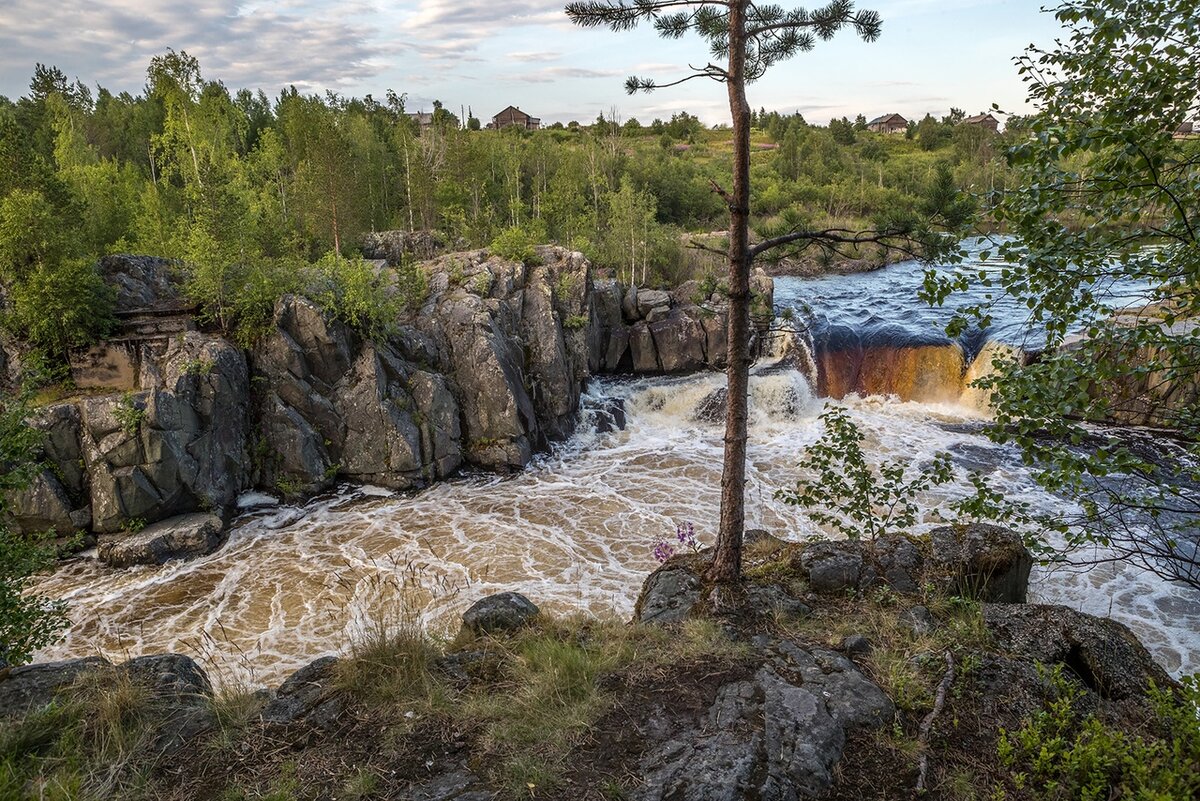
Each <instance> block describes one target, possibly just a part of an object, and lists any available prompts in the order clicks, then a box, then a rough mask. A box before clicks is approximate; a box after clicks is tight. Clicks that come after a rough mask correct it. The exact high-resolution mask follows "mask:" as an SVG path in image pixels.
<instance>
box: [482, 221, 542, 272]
mask: <svg viewBox="0 0 1200 801" xmlns="http://www.w3.org/2000/svg"><path fill="white" fill-rule="evenodd" d="M545 240H546V226H545V224H544V223H542V222H541V221H540V220H538V221H536V222H534V223H529V224H527V225H514V226H512V227H511V228H505V229H504V230H503V231H501V232H500V234H499V236H497V237H496V238H495V239H493V240H492V244H491V251H492V253H493V254H494V255H496V256H499V257H500V258H502V259H509V260H511V261H519V262H523V263H525V264H533V263H534V262H535V261H536V260H537V250H536V247H537V246H538V245H540V244H541V243H542V242H544V241H545Z"/></svg>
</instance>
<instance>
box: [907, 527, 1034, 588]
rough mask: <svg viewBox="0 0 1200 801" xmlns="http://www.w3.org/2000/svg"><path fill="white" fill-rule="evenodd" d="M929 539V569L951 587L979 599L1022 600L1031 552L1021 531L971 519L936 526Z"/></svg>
mask: <svg viewBox="0 0 1200 801" xmlns="http://www.w3.org/2000/svg"><path fill="white" fill-rule="evenodd" d="M929 539H930V544H931V546H932V552H933V555H932V558H931V564H930V569H931V570H932V571H934V573H935V574H936V580H937V581H938V582H940V583H942V584H943V585H946V586H947V588H948V589H949V590H950V591H952V592H954V593H956V594H958V595H962V596H964V597H967V598H975V599H978V600H981V601H991V602H995V603H1024V602H1025V598H1026V596H1027V595H1028V591H1029V571H1030V570H1031V569H1032V568H1033V554H1031V553H1030V552H1029V549H1028V548H1026V547H1025V543H1024V542H1023V541H1022V540H1021V537H1020V535H1018V534H1016V533H1015V532H1012V531H1009V530H1008V529H1003V528H1000V527H999V526H992V525H987V524H983V523H972V524H969V525H962V526H959V525H953V526H941V527H939V528H935V529H934V530H933V531H931V532H929Z"/></svg>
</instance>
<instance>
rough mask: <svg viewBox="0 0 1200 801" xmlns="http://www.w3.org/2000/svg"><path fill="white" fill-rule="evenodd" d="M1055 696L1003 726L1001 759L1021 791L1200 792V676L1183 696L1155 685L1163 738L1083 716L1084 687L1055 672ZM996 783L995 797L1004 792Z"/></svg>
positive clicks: (1159, 795)
mask: <svg viewBox="0 0 1200 801" xmlns="http://www.w3.org/2000/svg"><path fill="white" fill-rule="evenodd" d="M1047 678H1048V679H1049V683H1050V685H1051V687H1052V689H1053V693H1054V697H1053V699H1051V700H1050V701H1049V702H1048V703H1047V704H1046V708H1045V709H1044V710H1042V711H1041V712H1038V713H1036V714H1035V715H1033V717H1031V718H1030V719H1029V720H1027V721H1026V722H1025V724H1024V725H1023V726H1022V727H1021V728H1020V729H1019V730H1018V731H1016V732H1007V731H1004V730H1001V732H1000V742H999V746H998V751H999V755H1000V762H1001V764H1002V765H1004V767H1006V768H1008V769H1009V770H1010V771H1011V781H1012V784H1013V785H1014V786H1015V788H1016V789H1017V790H1018V791H1021V790H1024V791H1027V792H1029V793H1030V794H1031V795H1032V797H1033V798H1036V799H1048V800H1049V799H1054V800H1055V801H1057V799H1064V800H1065V799H1080V801H1101V799H1109V798H1146V799H1162V801H1171V800H1172V799H1178V800H1179V801H1184V799H1192V798H1200V719H1197V713H1196V709H1197V704H1200V677H1197V676H1192V677H1191V678H1188V679H1185V680H1184V687H1183V693H1182V697H1175V695H1174V693H1172V692H1171V691H1169V690H1162V689H1157V688H1153V687H1151V691H1150V694H1151V699H1152V702H1153V705H1154V708H1155V712H1156V716H1157V718H1158V722H1159V725H1160V726H1161V727H1162V734H1163V736H1162V737H1159V738H1153V737H1146V736H1144V735H1142V734H1128V733H1125V732H1122V731H1118V730H1116V729H1113V728H1110V727H1109V726H1108V725H1106V724H1105V723H1103V722H1101V721H1100V720H1099V719H1097V718H1096V717H1095V716H1094V715H1086V716H1085V715H1082V714H1080V712H1079V710H1078V708H1077V707H1078V703H1077V702H1078V701H1079V699H1080V696H1081V695H1082V690H1081V689H1080V688H1079V686H1078V685H1077V684H1076V683H1074V682H1072V681H1070V680H1068V679H1067V678H1066V677H1064V676H1063V673H1062V666H1061V665H1056V666H1055V668H1054V670H1053V671H1052V672H1050V673H1049V675H1048V677H1047ZM1003 794H1004V788H1002V787H1001V788H997V792H996V794H995V796H994V797H1003Z"/></svg>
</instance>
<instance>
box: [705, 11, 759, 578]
mask: <svg viewBox="0 0 1200 801" xmlns="http://www.w3.org/2000/svg"><path fill="white" fill-rule="evenodd" d="M747 5H748V2H747V0H735V2H731V3H730V5H729V11H730V13H729V76H728V81H727V84H726V85H727V88H728V91H729V112H730V115H731V116H732V118H733V190H732V193H731V194H730V196H729V197H728V198H727V200H728V202H729V321H728V324H729V328H728V338H729V364H728V367H727V369H726V375H727V383H728V392H727V407H726V414H725V459H724V464H723V467H722V471H721V528H720V531H719V533H718V535H717V550H716V555H715V556H714V557H713V563H712V567H711V568H710V570H709V573H708V578H709V579H710V580H711V581H713V582H720V583H730V582H735V581H737V580H738V579H739V578H740V576H741V570H742V533H743V530H744V529H745V525H746V519H745V518H746V439H747V431H746V428H747V416H748V406H749V384H750V105H749V103H747V102H746V79H745V63H746V8H747Z"/></svg>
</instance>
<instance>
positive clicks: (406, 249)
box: [362, 231, 445, 267]
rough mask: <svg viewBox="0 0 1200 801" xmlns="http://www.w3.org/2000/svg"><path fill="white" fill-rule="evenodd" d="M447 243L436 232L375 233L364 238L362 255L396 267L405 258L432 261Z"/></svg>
mask: <svg viewBox="0 0 1200 801" xmlns="http://www.w3.org/2000/svg"><path fill="white" fill-rule="evenodd" d="M443 247H445V242H443V241H442V237H441V235H439V234H438V233H437V232H436V231H373V232H371V233H369V234H366V235H365V236H364V237H363V245H362V254H363V256H364V257H366V258H368V259H384V260H386V261H387V263H388V264H390V265H391V266H393V267H395V266H397V265H399V264H400V263H401V262H402V261H403V260H404V259H405V258H412V259H417V260H418V261H421V260H424V259H432V258H433V257H434V256H436V255H437V254H438V251H440V250H441V249H442V248H443Z"/></svg>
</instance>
